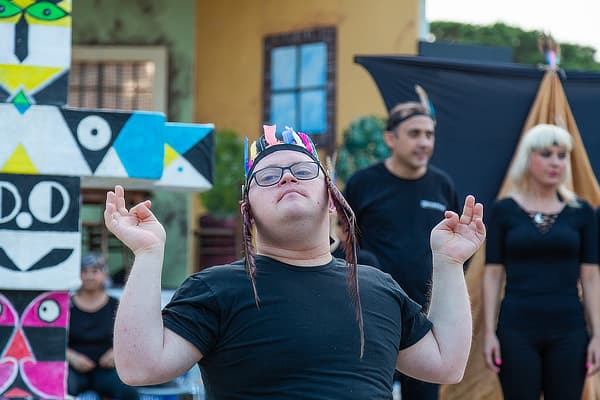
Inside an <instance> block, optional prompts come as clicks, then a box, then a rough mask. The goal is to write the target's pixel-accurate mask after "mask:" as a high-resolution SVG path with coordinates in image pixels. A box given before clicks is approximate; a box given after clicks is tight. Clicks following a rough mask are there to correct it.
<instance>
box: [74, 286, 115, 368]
mask: <svg viewBox="0 0 600 400" xmlns="http://www.w3.org/2000/svg"><path fill="white" fill-rule="evenodd" d="M118 304H119V302H118V300H117V299H115V298H114V297H110V296H109V298H108V302H107V303H106V304H105V305H104V306H103V307H102V308H101V309H99V310H98V311H96V312H87V311H83V310H81V309H79V308H78V307H77V305H76V304H75V302H74V301H73V300H71V316H70V322H69V345H68V346H69V347H70V348H72V349H73V350H75V351H77V352H79V353H82V354H84V355H86V356H88V357H89V358H90V359H91V360H92V361H94V362H96V363H98V360H99V359H100V357H101V356H102V355H103V354H104V353H106V351H107V350H108V349H110V348H112V347H113V327H114V323H115V314H116V312H117V306H118Z"/></svg>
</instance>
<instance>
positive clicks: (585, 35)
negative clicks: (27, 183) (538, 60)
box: [425, 0, 600, 61]
mask: <svg viewBox="0 0 600 400" xmlns="http://www.w3.org/2000/svg"><path fill="white" fill-rule="evenodd" d="M425 1H426V3H425V13H426V17H427V20H428V21H429V22H431V21H440V20H444V21H456V22H464V23H470V24H478V25H488V24H493V23H494V22H504V23H506V24H507V25H514V26H518V27H520V28H523V29H525V30H541V31H544V32H547V33H550V34H552V36H553V37H554V39H555V40H556V41H557V42H558V43H574V44H579V45H584V46H590V47H593V48H595V49H596V60H598V61H600V54H598V53H600V0H568V1H567V0H562V1H558V0H546V1H541V0H425Z"/></svg>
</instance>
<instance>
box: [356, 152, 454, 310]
mask: <svg viewBox="0 0 600 400" xmlns="http://www.w3.org/2000/svg"><path fill="white" fill-rule="evenodd" d="M345 197H346V199H347V200H348V203H349V204H350V206H351V207H352V209H353V210H354V213H355V214H356V221H357V225H358V235H359V243H360V247H361V248H362V249H365V250H368V251H370V252H372V253H373V254H375V256H376V257H377V259H378V260H379V263H380V264H381V270H382V271H384V272H387V273H389V274H390V275H391V276H392V278H394V280H395V281H396V282H398V283H399V284H400V286H401V287H402V288H403V289H404V290H405V291H406V293H407V294H408V296H409V297H410V298H411V299H413V300H414V301H416V302H417V303H419V304H420V305H421V306H423V307H427V305H428V303H429V294H430V291H431V276H432V272H433V264H432V263H433V260H432V258H431V248H430V246H429V237H430V235H431V230H432V229H433V227H434V226H436V225H437V224H438V223H439V222H440V221H441V220H442V219H444V211H446V210H452V211H456V212H458V197H457V195H456V192H455V190H454V185H453V184H452V181H451V179H450V178H449V177H448V175H446V174H445V173H444V172H443V171H441V170H439V169H438V168H436V167H434V166H431V165H430V166H429V167H428V168H427V172H426V173H425V175H423V176H422V177H421V178H419V179H414V180H411V179H403V178H399V177H397V176H395V175H393V174H392V173H390V172H389V171H388V170H387V168H386V167H385V165H384V163H383V162H381V163H378V164H375V165H373V166H371V167H369V168H366V169H363V170H361V171H358V172H357V173H355V174H354V175H353V176H352V177H351V178H350V180H349V181H348V183H347V184H346V189H345Z"/></svg>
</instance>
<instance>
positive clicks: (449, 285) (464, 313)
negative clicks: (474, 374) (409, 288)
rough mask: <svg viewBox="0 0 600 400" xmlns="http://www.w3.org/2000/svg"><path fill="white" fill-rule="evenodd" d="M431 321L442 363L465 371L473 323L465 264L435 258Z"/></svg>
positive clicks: (453, 368) (430, 311)
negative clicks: (465, 276) (464, 269)
mask: <svg viewBox="0 0 600 400" xmlns="http://www.w3.org/2000/svg"><path fill="white" fill-rule="evenodd" d="M429 319H430V321H431V322H432V323H433V329H432V332H433V334H434V336H435V338H436V340H437V343H438V346H439V351H440V356H441V360H442V362H443V363H444V364H445V365H446V366H447V367H448V368H450V369H451V370H458V371H461V374H462V371H464V368H465V366H466V363H467V359H468V357H469V350H470V348H471V337H472V319H471V305H470V302H469V294H468V292H467V286H466V282H465V279H464V274H463V268H462V264H457V263H456V262H453V261H451V260H448V259H446V258H444V257H441V256H436V255H434V256H433V287H432V292H431V305H430V308H429Z"/></svg>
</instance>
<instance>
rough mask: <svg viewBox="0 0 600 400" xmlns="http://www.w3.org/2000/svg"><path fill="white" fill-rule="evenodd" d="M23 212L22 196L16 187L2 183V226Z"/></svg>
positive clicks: (0, 201)
mask: <svg viewBox="0 0 600 400" xmlns="http://www.w3.org/2000/svg"><path fill="white" fill-rule="evenodd" d="M20 210H21V195H20V194H19V190H18V189H17V187H16V186H15V185H13V184H12V183H10V182H6V181H0V224H3V223H6V222H8V221H11V220H12V219H13V218H15V217H16V216H17V214H18V213H19V211H20Z"/></svg>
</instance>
